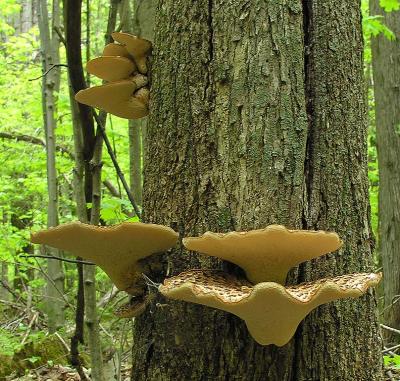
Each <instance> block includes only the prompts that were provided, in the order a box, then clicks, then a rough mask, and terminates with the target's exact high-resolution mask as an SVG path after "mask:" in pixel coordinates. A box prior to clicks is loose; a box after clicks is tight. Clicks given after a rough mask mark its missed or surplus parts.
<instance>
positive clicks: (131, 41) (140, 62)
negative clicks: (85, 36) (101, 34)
mask: <svg viewBox="0 0 400 381" xmlns="http://www.w3.org/2000/svg"><path fill="white" fill-rule="evenodd" d="M111 36H112V38H113V39H114V40H115V41H117V42H119V43H120V44H122V45H123V46H124V47H125V48H126V50H127V51H128V53H129V54H130V55H131V56H132V57H133V59H134V60H135V63H136V65H137V67H138V70H139V71H140V72H141V73H143V74H146V73H147V66H146V55H147V53H148V52H149V51H150V49H151V42H150V41H148V40H145V39H144V38H139V37H137V36H134V35H132V34H129V33H123V32H114V33H111Z"/></svg>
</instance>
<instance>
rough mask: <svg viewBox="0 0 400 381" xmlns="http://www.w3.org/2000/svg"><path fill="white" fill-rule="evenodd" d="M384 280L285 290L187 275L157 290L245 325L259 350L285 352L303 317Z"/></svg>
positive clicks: (343, 280) (360, 278) (217, 274)
mask: <svg viewBox="0 0 400 381" xmlns="http://www.w3.org/2000/svg"><path fill="white" fill-rule="evenodd" d="M381 276H382V275H381V274H374V273H359V274H349V275H343V276H338V277H334V278H324V279H320V280H318V281H316V282H309V283H303V284H299V285H296V286H290V287H284V286H282V285H280V284H278V283H275V282H263V283H259V284H257V285H255V286H253V285H251V284H250V283H249V282H247V281H240V280H238V279H236V278H235V277H233V276H231V275H229V274H226V273H224V272H222V271H213V270H189V271H186V272H183V273H181V274H179V275H177V276H175V277H172V278H169V279H166V280H165V281H164V284H163V285H161V286H160V287H159V290H160V292H161V293H162V294H163V295H165V296H166V297H168V298H172V299H178V300H183V301H186V302H191V303H197V304H202V305H206V306H209V307H213V308H217V309H220V310H223V311H227V312H230V313H232V314H234V315H236V316H238V317H240V318H241V319H243V320H244V321H245V323H246V326H247V328H248V330H249V332H250V334H251V336H252V337H253V338H254V340H256V341H257V342H258V343H259V344H261V345H268V344H275V345H277V346H283V345H285V344H286V343H288V342H289V340H290V339H291V338H292V337H293V335H294V333H295V331H296V328H297V326H298V325H299V323H300V322H301V320H303V319H304V318H305V316H306V315H307V314H308V313H309V312H310V311H312V310H313V309H314V308H316V307H318V306H319V305H321V304H324V303H328V302H330V301H333V300H337V299H342V298H349V297H353V298H354V297H358V296H361V295H362V294H363V293H365V292H366V291H367V289H368V288H369V287H371V286H375V285H376V284H378V283H379V281H380V279H381Z"/></svg>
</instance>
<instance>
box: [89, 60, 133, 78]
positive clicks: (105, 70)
mask: <svg viewBox="0 0 400 381" xmlns="http://www.w3.org/2000/svg"><path fill="white" fill-rule="evenodd" d="M135 69H136V66H135V64H134V63H133V62H132V61H131V60H130V59H128V58H125V57H114V56H103V57H97V58H94V59H92V60H90V61H89V62H88V63H87V64H86V70H87V71H88V72H89V73H90V74H93V75H95V76H96V77H98V78H101V79H104V80H105V81H109V82H114V81H119V80H121V79H125V78H128V77H129V76H130V75H131V74H132V73H133V72H134V71H135Z"/></svg>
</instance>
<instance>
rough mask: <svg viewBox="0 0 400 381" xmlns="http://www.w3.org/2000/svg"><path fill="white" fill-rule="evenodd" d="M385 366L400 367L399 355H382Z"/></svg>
mask: <svg viewBox="0 0 400 381" xmlns="http://www.w3.org/2000/svg"><path fill="white" fill-rule="evenodd" d="M383 362H384V364H385V366H394V367H395V368H400V355H393V356H383Z"/></svg>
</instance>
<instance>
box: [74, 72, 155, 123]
mask: <svg viewBox="0 0 400 381" xmlns="http://www.w3.org/2000/svg"><path fill="white" fill-rule="evenodd" d="M136 89H137V85H136V83H135V82H133V81H132V80H129V79H126V80H122V81H117V82H109V83H106V84H105V85H101V86H94V87H90V88H88V89H85V90H81V91H79V92H78V93H77V94H76V95H75V99H76V100H77V101H78V102H80V103H83V104H86V105H89V106H92V107H97V108H99V109H101V110H104V111H107V112H109V113H110V114H113V115H116V116H119V117H121V118H126V119H138V118H142V117H144V116H146V115H147V114H148V109H147V105H146V104H145V103H143V101H142V99H139V98H136V97H135V96H134V95H133V93H134V91H135V90H136Z"/></svg>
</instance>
